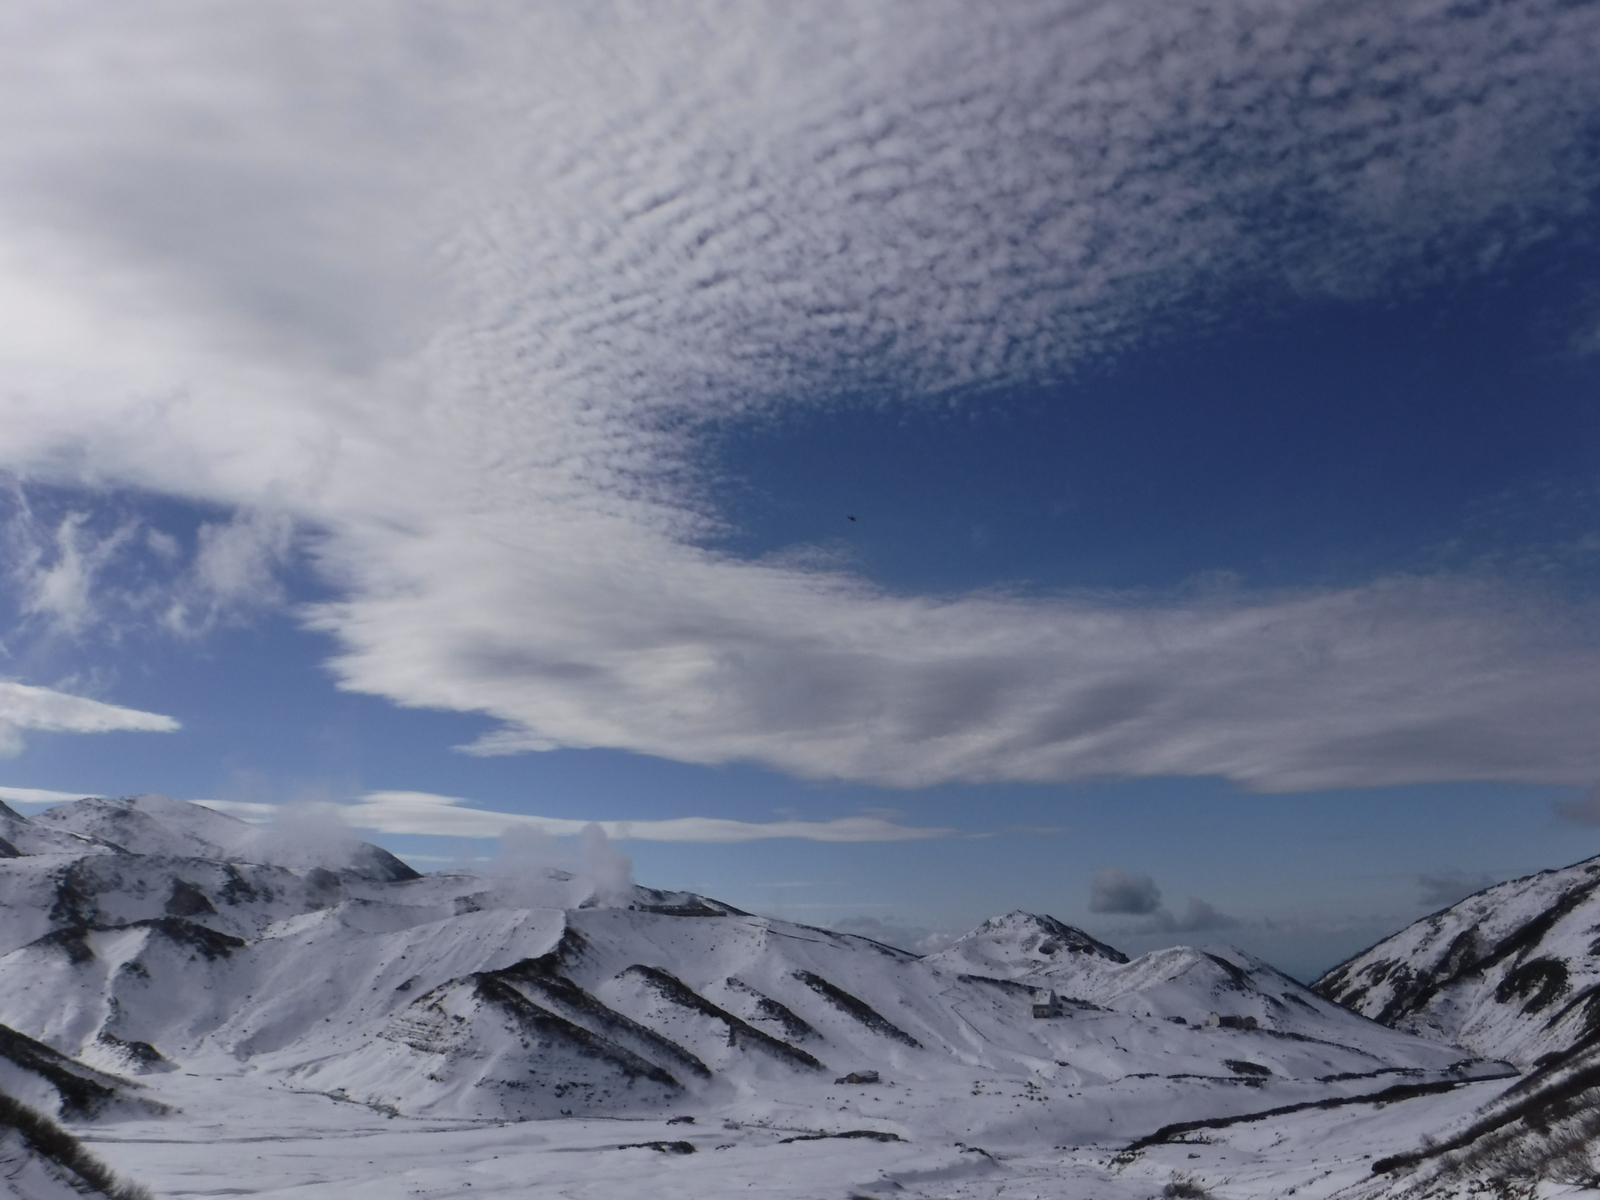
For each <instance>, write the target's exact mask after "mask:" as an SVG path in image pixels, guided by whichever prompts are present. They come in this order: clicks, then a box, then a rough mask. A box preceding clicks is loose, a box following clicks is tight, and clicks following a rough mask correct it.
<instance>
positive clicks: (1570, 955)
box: [1312, 858, 1600, 1066]
mask: <svg viewBox="0 0 1600 1200" xmlns="http://www.w3.org/2000/svg"><path fill="white" fill-rule="evenodd" d="M1597 938H1600V858H1592V859H1588V860H1586V861H1584V862H1580V863H1576V864H1574V865H1573V866H1570V867H1564V868H1562V869H1561V870H1557V871H1541V872H1539V873H1538V874H1537V875H1530V876H1528V877H1526V878H1524V879H1514V880H1511V881H1510V882H1508V883H1502V884H1499V885H1497V886H1495V887H1491V888H1487V889H1485V890H1484V891H1481V892H1478V893H1477V894H1475V895H1472V896H1468V897H1467V898H1466V899H1465V900H1463V901H1461V902H1460V903H1459V904H1455V905H1453V906H1451V907H1450V908H1447V909H1444V910H1442V911H1441V912H1437V913H1434V914H1433V915H1432V916H1428V917H1424V918H1423V919H1422V920H1420V921H1417V922H1416V923H1415V924H1413V925H1409V926H1407V927H1406V928H1405V929H1402V930H1401V931H1400V932H1399V933H1397V934H1395V935H1394V936H1393V937H1389V938H1385V939H1384V940H1383V941H1381V942H1379V943H1378V944H1377V945H1376V946H1373V947H1372V948H1371V949H1370V950H1366V951H1363V952H1362V953H1361V954H1358V955H1356V956H1355V957H1354V958H1352V959H1350V960H1349V961H1348V962H1344V963H1341V964H1340V965H1339V966H1337V967H1335V968H1334V969H1333V970H1331V971H1329V972H1328V973H1327V974H1326V975H1324V976H1323V977H1322V978H1321V979H1319V980H1317V982H1316V983H1315V984H1313V985H1312V987H1313V989H1314V990H1315V991H1316V992H1317V993H1318V994H1320V995H1322V996H1324V997H1326V998H1327V999H1329V1000H1334V1001H1337V1002H1338V1003H1340V1004H1343V1005H1345V1006H1347V1007H1349V1008H1351V1009H1353V1010H1354V1011H1356V1012H1359V1013H1362V1014H1364V1015H1366V1016H1369V1017H1371V1018H1373V1019H1374V1020H1376V1021H1381V1022H1382V1023H1384V1024H1385V1025H1392V1026H1394V1027H1395V1028H1398V1029H1403V1030H1406V1031H1408V1032H1411V1033H1416V1034H1419V1035H1420V1036H1422V1037H1427V1038H1432V1039H1434V1040H1436V1041H1440V1042H1448V1043H1451V1044H1454V1045H1460V1046H1464V1047H1467V1048H1469V1049H1470V1050H1472V1051H1474V1052H1476V1053H1479V1054H1484V1055H1489V1056H1492V1057H1495V1058H1504V1059H1509V1060H1510V1061H1512V1062H1515V1063H1518V1064H1519V1065H1522V1066H1532V1065H1535V1064H1546V1063H1552V1062H1554V1061H1555V1060H1556V1059H1557V1058H1558V1057H1562V1056H1566V1055H1569V1054H1571V1053H1573V1052H1575V1051H1581V1050H1584V1049H1587V1048H1589V1047H1594V1046H1597V1045H1600V940H1597Z"/></svg>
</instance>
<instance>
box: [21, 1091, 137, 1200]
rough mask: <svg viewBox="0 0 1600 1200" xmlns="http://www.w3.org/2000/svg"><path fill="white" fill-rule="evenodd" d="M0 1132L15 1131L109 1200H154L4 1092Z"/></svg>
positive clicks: (46, 1119) (34, 1147)
mask: <svg viewBox="0 0 1600 1200" xmlns="http://www.w3.org/2000/svg"><path fill="white" fill-rule="evenodd" d="M0 1129H15V1130H16V1131H17V1133H18V1134H20V1135H21V1137H22V1140H23V1141H24V1142H26V1143H27V1144H28V1146H29V1147H31V1148H32V1149H33V1151H34V1152H35V1153H36V1154H38V1155H40V1156H41V1157H43V1158H45V1159H47V1160H49V1161H50V1162H52V1163H54V1164H55V1165H56V1166H58V1167H60V1168H61V1169H62V1170H64V1171H66V1172H68V1173H69V1174H72V1175H75V1176H77V1177H78V1178H79V1179H80V1180H82V1181H83V1183H84V1184H85V1185H87V1186H88V1187H89V1188H91V1189H92V1190H93V1191H94V1192H97V1193H99V1194H100V1195H103V1196H105V1197H107V1200H154V1198H153V1197H152V1196H151V1195H150V1192H149V1190H148V1189H146V1188H145V1187H143V1186H141V1185H140V1184H137V1183H124V1182H123V1181H122V1180H120V1179H118V1178H117V1176H116V1174H115V1173H114V1172H113V1171H112V1170H111V1168H110V1167H108V1166H106V1164H105V1163H103V1162H101V1161H100V1160H99V1159H98V1158H96V1157H95V1156H94V1155H92V1154H90V1153H89V1151H88V1150H86V1149H84V1146H83V1143H82V1142H80V1141H79V1140H78V1139H77V1138H75V1137H73V1136H72V1135H71V1134H70V1133H68V1132H67V1131H66V1130H65V1129H63V1128H61V1126H59V1125H57V1124H56V1123H55V1122H54V1121H52V1120H51V1119H50V1118H49V1117H47V1116H45V1115H44V1114H43V1113H41V1112H37V1111H36V1110H34V1109H32V1108H29V1107H28V1106H27V1105H26V1104H23V1103H22V1102H21V1101H20V1100H17V1099H15V1098H14V1097H12V1096H8V1095H7V1094H6V1093H4V1092H0ZM69 1186H70V1184H69Z"/></svg>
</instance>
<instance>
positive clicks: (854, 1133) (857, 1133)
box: [778, 1129, 905, 1146]
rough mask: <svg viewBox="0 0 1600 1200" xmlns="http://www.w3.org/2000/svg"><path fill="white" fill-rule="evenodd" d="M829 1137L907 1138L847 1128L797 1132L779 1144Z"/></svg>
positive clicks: (824, 1139) (885, 1139)
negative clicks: (842, 1129)
mask: <svg viewBox="0 0 1600 1200" xmlns="http://www.w3.org/2000/svg"><path fill="white" fill-rule="evenodd" d="M828 1138H864V1139H866V1140H867V1141H872V1142H903V1141H905V1138H903V1137H901V1136H900V1135H899V1134H898V1133H886V1132H884V1131H883V1130H881V1129H846V1130H844V1131H843V1132H840V1133H797V1134H795V1135H794V1137H786V1138H782V1139H780V1140H779V1142H778V1145H780V1146H787V1145H788V1144H789V1143H790V1142H821V1141H826V1140H827V1139H828Z"/></svg>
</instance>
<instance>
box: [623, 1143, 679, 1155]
mask: <svg viewBox="0 0 1600 1200" xmlns="http://www.w3.org/2000/svg"><path fill="white" fill-rule="evenodd" d="M617 1149H618V1150H659V1151H660V1152H661V1153H662V1154H693V1153H695V1148H694V1143H693V1142H624V1143H623V1144H622V1145H620V1146H618V1147H617Z"/></svg>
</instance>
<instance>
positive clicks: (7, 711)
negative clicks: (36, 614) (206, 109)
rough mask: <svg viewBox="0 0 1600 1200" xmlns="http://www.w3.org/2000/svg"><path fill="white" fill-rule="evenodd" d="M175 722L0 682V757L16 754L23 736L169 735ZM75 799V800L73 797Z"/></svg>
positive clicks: (173, 728)
mask: <svg viewBox="0 0 1600 1200" xmlns="http://www.w3.org/2000/svg"><path fill="white" fill-rule="evenodd" d="M177 728H178V722H176V721H174V720H173V719H172V718H171V717H165V716H162V715H161V714H160V713H149V712H140V711H139V710H138V709H134V708H122V707H119V706H118V705H115V704H106V703H104V702H102V701H99V700H90V699H88V698H87V697H84V696H73V695H69V694H68V693H66V692H57V691H52V690H51V689H50V688H42V687H30V686H28V685H27V684H23V683H8V682H6V681H4V680H0V758H10V757H13V756H14V755H17V754H20V753H21V752H22V750H23V747H24V741H23V737H22V735H23V733H24V732H25V731H28V730H37V731H39V732H41V733H112V732H115V731H131V732H139V733H170V732H172V731H173V730H175V729H177ZM74 799H77V797H74Z"/></svg>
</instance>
